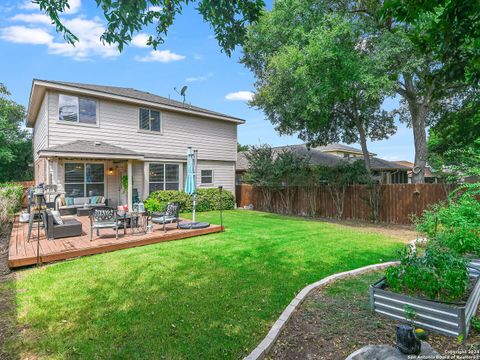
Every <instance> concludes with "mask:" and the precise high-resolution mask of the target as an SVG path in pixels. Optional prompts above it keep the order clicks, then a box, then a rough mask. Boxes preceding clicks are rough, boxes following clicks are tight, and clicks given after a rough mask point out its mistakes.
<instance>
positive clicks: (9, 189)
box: [0, 184, 23, 234]
mask: <svg viewBox="0 0 480 360" xmlns="http://www.w3.org/2000/svg"><path fill="white" fill-rule="evenodd" d="M22 195H23V187H22V186H21V185H16V184H0V234H1V233H3V231H4V229H5V227H6V225H7V224H8V223H9V222H10V220H11V219H12V217H13V215H14V213H15V212H17V211H18V210H20V206H21V204H22Z"/></svg>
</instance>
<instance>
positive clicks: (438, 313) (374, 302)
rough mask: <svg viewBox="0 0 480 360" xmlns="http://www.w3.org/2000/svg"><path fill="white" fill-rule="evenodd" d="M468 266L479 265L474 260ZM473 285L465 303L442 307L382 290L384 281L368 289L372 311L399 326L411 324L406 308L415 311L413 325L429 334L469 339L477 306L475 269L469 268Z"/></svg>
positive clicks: (478, 294) (479, 293)
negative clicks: (434, 333)
mask: <svg viewBox="0 0 480 360" xmlns="http://www.w3.org/2000/svg"><path fill="white" fill-rule="evenodd" d="M470 264H471V265H477V266H478V265H480V262H479V261H478V260H474V261H472V262H471V263H470ZM469 273H470V276H471V277H472V278H475V285H474V286H473V289H472V292H471V293H470V296H469V297H468V300H467V301H466V302H465V303H464V304H461V303H458V304H457V303H455V304H452V303H443V302H437V301H431V300H425V299H419V298H416V297H413V296H408V295H403V294H397V293H394V292H391V291H388V290H386V289H385V287H386V281H385V278H383V279H381V280H380V281H378V282H376V283H375V284H373V285H371V286H370V306H371V309H372V311H374V312H376V313H378V314H382V315H385V316H387V317H390V318H392V319H395V320H399V321H402V322H408V323H410V322H411V321H410V320H408V319H407V318H406V317H405V306H406V305H407V306H409V307H410V308H413V309H414V310H415V313H416V316H415V319H413V323H414V324H415V325H418V326H419V327H421V328H423V329H428V330H432V331H435V332H438V333H441V334H444V335H448V336H455V337H458V336H463V337H464V338H465V337H466V336H467V335H468V332H469V330H470V323H471V319H472V317H473V316H474V315H475V313H476V311H477V307H478V303H479V302H480V281H479V277H478V275H479V272H478V270H477V269H472V268H469Z"/></svg>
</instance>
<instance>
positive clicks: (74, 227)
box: [43, 210, 82, 240]
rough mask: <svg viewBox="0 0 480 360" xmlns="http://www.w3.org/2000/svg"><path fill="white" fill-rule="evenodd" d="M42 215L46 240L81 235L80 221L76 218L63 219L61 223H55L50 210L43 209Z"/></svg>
mask: <svg viewBox="0 0 480 360" xmlns="http://www.w3.org/2000/svg"><path fill="white" fill-rule="evenodd" d="M43 216H44V219H45V222H46V227H45V233H46V234H47V239H48V240H51V239H59V238H66V237H77V236H82V223H81V222H80V221H78V220H77V219H64V220H62V221H61V223H57V222H56V221H55V217H54V216H53V214H52V212H51V211H50V210H47V211H44V213H43Z"/></svg>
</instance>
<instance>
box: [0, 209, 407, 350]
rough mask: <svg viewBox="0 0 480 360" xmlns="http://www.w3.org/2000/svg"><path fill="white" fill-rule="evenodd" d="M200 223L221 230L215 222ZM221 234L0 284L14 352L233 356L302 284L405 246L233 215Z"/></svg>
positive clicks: (313, 225)
mask: <svg viewBox="0 0 480 360" xmlns="http://www.w3.org/2000/svg"><path fill="white" fill-rule="evenodd" d="M198 217H199V218H200V220H206V221H210V222H214V223H218V221H219V220H218V213H203V214H200V215H199V216H198ZM224 223H225V226H226V229H227V230H226V232H224V233H218V234H212V235H206V236H200V237H197V238H191V239H186V240H181V241H172V242H168V243H162V244H155V245H150V246H144V247H138V248H134V249H128V250H122V251H116V252H112V253H107V254H102V255H95V256H90V257H85V258H81V259H77V260H73V261H65V262H61V263H57V264H53V265H50V266H45V267H42V268H40V269H30V270H27V271H23V272H20V273H19V274H18V280H17V281H16V282H10V283H7V284H3V285H2V284H1V283H0V287H1V288H0V290H3V292H6V291H12V292H14V294H15V298H16V303H17V304H16V307H17V308H16V312H17V313H16V318H17V322H18V327H19V328H21V329H22V331H21V332H20V333H19V334H18V335H17V336H16V337H14V338H13V340H10V343H9V349H10V351H12V352H15V353H21V354H27V355H28V354H30V355H36V356H38V357H39V358H48V359H72V358H82V359H110V358H115V359H160V358H166V359H183V358H191V359H203V358H217V359H218V358H233V359H238V358H241V357H243V356H245V355H246V354H247V353H248V352H249V351H251V350H252V349H253V348H254V347H255V346H256V344H257V342H258V341H259V340H261V339H262V338H263V337H264V336H265V335H266V333H267V331H268V329H269V327H270V326H271V325H272V323H273V322H274V321H275V320H276V319H277V317H278V316H279V315H280V313H281V312H282V311H283V309H284V307H285V306H286V305H287V304H288V303H289V302H290V301H291V300H292V298H293V297H294V296H295V294H296V293H297V292H298V291H299V290H300V289H301V288H303V287H304V286H305V285H307V284H309V283H312V282H314V281H316V280H318V279H321V278H323V277H325V276H328V275H330V274H333V273H336V272H340V271H345V270H349V269H353V268H358V267H360V266H364V265H367V264H372V263H378V262H381V261H387V260H391V259H393V258H395V257H396V255H397V250H398V249H399V248H400V247H401V243H400V242H399V240H398V239H393V238H389V237H386V236H384V235H379V234H375V233H366V232H364V231H363V232H360V231H356V230H355V229H352V228H347V227H343V226H339V225H335V224H330V223H322V222H316V221H308V220H302V219H298V218H288V217H283V216H279V215H272V214H268V213H261V212H247V211H227V212H225V213H224Z"/></svg>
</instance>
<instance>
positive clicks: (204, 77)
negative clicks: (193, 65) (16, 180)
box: [185, 72, 213, 82]
mask: <svg viewBox="0 0 480 360" xmlns="http://www.w3.org/2000/svg"><path fill="white" fill-rule="evenodd" d="M212 76H213V73H211V72H210V73H208V74H206V75H202V76H191V77H187V78H186V79H185V81H186V82H196V81H205V80H208V79H209V78H211V77H212Z"/></svg>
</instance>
